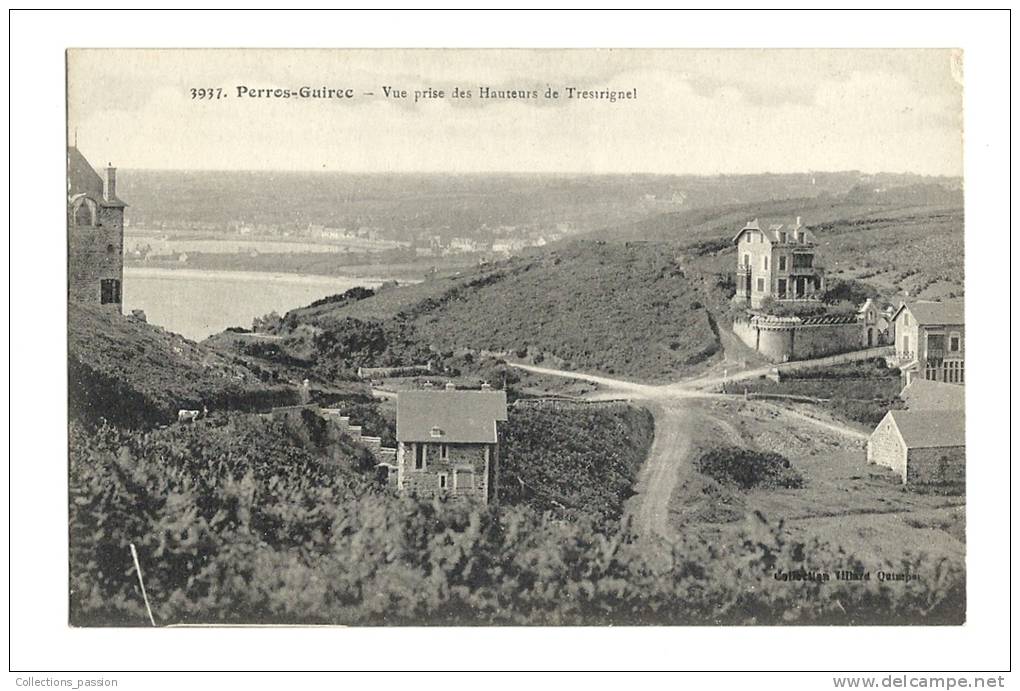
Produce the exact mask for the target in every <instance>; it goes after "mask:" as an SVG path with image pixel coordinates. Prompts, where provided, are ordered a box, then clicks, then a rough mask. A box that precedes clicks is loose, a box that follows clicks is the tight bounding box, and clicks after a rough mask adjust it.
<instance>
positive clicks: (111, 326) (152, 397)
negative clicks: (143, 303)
mask: <svg viewBox="0 0 1020 691" xmlns="http://www.w3.org/2000/svg"><path fill="white" fill-rule="evenodd" d="M67 327H68V340H67V361H68V373H69V374H68V376H69V380H70V387H69V388H70V401H69V403H70V411H71V417H72V418H74V419H79V420H81V421H84V422H86V423H90V424H91V423H94V422H96V421H98V420H99V418H100V417H102V418H105V419H107V420H108V421H109V422H111V423H114V424H120V425H125V426H129V427H136V426H145V425H152V424H157V423H165V422H168V421H170V420H173V419H174V418H175V417H176V414H177V411H178V410H180V409H182V408H186V409H201V408H202V406H203V405H205V406H208V407H209V409H210V410H215V409H225V408H226V409H255V408H261V407H268V406H271V405H274V404H275V405H280V404H285V403H292V402H295V401H296V392H295V391H294V389H293V388H292V387H290V386H287V385H285V384H282V383H275V382H273V378H274V375H273V372H272V371H270V370H268V369H266V368H262V367H260V366H258V365H257V364H253V363H252V362H250V361H245V360H242V359H240V358H237V357H230V356H226V355H224V354H222V353H220V352H217V351H215V350H212V349H209V348H206V347H204V346H202V345H199V344H196V343H194V342H192V341H189V340H188V339H186V338H184V337H183V336H179V335H177V334H175V333H171V332H169V331H166V330H164V329H162V328H159V327H156V326H151V325H149V324H146V323H144V322H141V321H138V320H135V319H131V318H127V317H123V316H121V315H120V314H117V313H115V312H111V311H109V310H107V309H103V308H100V307H97V306H90V305H81V304H77V303H71V304H69V305H68V314H67Z"/></svg>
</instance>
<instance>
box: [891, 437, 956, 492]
mask: <svg viewBox="0 0 1020 691" xmlns="http://www.w3.org/2000/svg"><path fill="white" fill-rule="evenodd" d="M966 455H967V453H966V449H965V448H964V447H963V446H943V447H935V448H929V449H910V451H908V452H907V474H906V482H907V484H908V485H929V486H943V487H951V488H953V489H954V491H955V490H961V491H962V490H963V488H964V486H965V485H966V479H967V473H966V467H967V464H966Z"/></svg>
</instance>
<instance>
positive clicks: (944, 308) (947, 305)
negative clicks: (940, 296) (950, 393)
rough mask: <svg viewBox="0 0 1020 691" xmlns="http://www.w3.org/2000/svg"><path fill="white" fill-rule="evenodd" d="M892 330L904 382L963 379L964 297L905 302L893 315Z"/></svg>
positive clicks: (951, 382) (958, 380)
mask: <svg viewBox="0 0 1020 691" xmlns="http://www.w3.org/2000/svg"><path fill="white" fill-rule="evenodd" d="M893 332H894V334H895V342H896V356H895V357H896V362H897V364H898V365H899V367H900V371H902V372H903V377H904V383H906V384H910V383H911V382H912V381H913V380H914V379H915V378H919V379H928V380H933V381H940V382H947V383H950V384H963V383H964V365H963V360H964V336H965V332H964V311H963V300H947V301H945V302H927V301H914V302H904V303H903V304H902V305H900V307H899V309H897V310H896V312H895V314H894V315H893Z"/></svg>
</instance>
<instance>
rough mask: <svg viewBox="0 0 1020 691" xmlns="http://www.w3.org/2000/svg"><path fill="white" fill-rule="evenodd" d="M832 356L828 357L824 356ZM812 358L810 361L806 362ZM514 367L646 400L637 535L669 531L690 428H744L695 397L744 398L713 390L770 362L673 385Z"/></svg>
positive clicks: (728, 432) (608, 394)
mask: <svg viewBox="0 0 1020 691" xmlns="http://www.w3.org/2000/svg"><path fill="white" fill-rule="evenodd" d="M822 359H825V360H828V359H827V358H822ZM805 362H810V361H805ZM509 364H510V365H511V366H512V367H516V368H518V369H522V370H526V371H528V372H534V373H536V374H544V375H549V376H555V377H564V378H568V379H576V380H581V381H587V382H591V383H593V384H598V385H599V386H600V387H603V388H604V389H605V390H603V391H599V392H596V393H594V394H589V395H588V396H586V397H585V400H606V399H614V398H629V399H631V400H636V401H644V402H646V403H647V404H648V408H649V409H650V410H651V412H652V415H653V416H654V417H655V439H654V440H653V442H652V448H651V449H650V450H649V452H648V458H647V459H646V460H645V463H644V465H643V466H642V468H641V471H640V473H639V474H638V479H637V483H636V484H635V492H636V494H635V496H634V497H633V498H632V499H631V500H630V501H629V502H628V505H627V512H628V513H629V514H630V515H631V516H632V517H633V520H634V528H635V530H636V531H637V533H638V534H639V535H661V536H667V537H668V536H669V534H670V526H669V501H670V498H671V497H672V495H673V489H674V488H675V487H676V485H677V483H678V482H679V481H680V479H681V478H682V477H683V475H684V474H685V473H687V472H690V469H691V462H690V461H691V459H690V458H689V457H690V454H691V450H692V446H693V445H692V443H691V433H692V431H693V430H695V429H699V426H703V425H706V424H708V425H713V424H714V425H715V426H717V427H718V428H719V430H720V432H721V433H722V435H723V436H725V437H728V438H729V439H730V440H731V441H734V442H736V441H738V440H740V432H739V430H737V429H736V427H734V426H733V424H732V423H730V422H729V421H728V420H725V419H723V418H722V417H720V416H718V415H715V414H712V413H711V412H709V411H707V410H704V409H701V410H698V409H696V408H695V403H694V402H695V401H697V400H704V399H722V400H740V401H743V400H744V397H743V396H741V395H739V394H723V393H717V392H713V391H710V390H709V389H714V388H718V387H721V386H722V385H723V384H726V383H729V382H734V381H741V380H744V379H751V378H754V377H759V376H762V375H764V374H767V373H768V372H769V371H771V369H772V367H771V366H768V367H758V368H754V369H750V370H745V371H743V372H735V373H733V374H728V373H727V374H724V375H723V376H711V374H709V375H708V376H706V375H702V376H701V377H696V378H692V379H687V380H682V381H679V382H675V383H672V384H664V385H654V384H640V383H637V382H631V381H627V380H625V379H614V378H612V377H605V376H602V375H597V374H586V373H583V372H570V371H567V370H558V369H554V368H551V367H540V366H538V365H525V364H520V363H509ZM747 403H748V404H750V405H755V406H762V407H766V408H768V409H769V410H771V411H774V412H775V413H777V414H779V415H784V416H788V417H793V418H796V419H797V420H798V421H799V422H806V423H808V424H811V425H815V426H817V427H820V428H822V429H825V430H827V431H830V432H835V433H836V434H840V435H843V436H847V437H850V438H852V439H854V441H857V442H860V441H864V440H866V439H867V435H866V434H865V433H864V432H861V431H860V430H857V429H854V428H852V427H850V426H847V425H842V424H840V423H839V422H837V421H835V420H825V419H821V418H816V417H813V416H810V415H806V414H805V413H803V412H800V411H798V410H792V409H790V408H786V407H784V406H780V405H776V404H774V403H768V402H765V401H756V400H751V401H748V402H747Z"/></svg>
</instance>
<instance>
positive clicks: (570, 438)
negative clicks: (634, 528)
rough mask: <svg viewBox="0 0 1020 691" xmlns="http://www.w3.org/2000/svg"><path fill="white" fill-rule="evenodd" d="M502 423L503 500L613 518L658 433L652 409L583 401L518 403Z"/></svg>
mask: <svg viewBox="0 0 1020 691" xmlns="http://www.w3.org/2000/svg"><path fill="white" fill-rule="evenodd" d="M509 418H510V419H509V420H508V422H507V423H506V425H505V427H504V435H503V445H502V450H501V454H502V458H501V464H500V466H501V467H500V492H499V499H500V501H501V502H505V503H511V504H518V503H523V504H528V505H530V506H533V507H535V508H536V509H539V510H543V511H545V510H552V511H555V512H556V513H557V515H560V516H570V517H575V518H576V517H578V516H581V515H590V516H597V517H600V518H603V519H612V520H616V519H619V517H620V516H621V515H622V513H623V503H624V501H626V499H627V498H629V497H630V496H631V495H632V494H633V489H632V488H633V485H634V481H635V478H636V477H637V471H638V469H639V468H640V467H641V464H642V463H643V462H644V459H645V458H646V457H647V455H648V450H649V448H650V447H651V443H652V436H653V434H654V422H653V421H652V416H651V413H649V412H648V411H647V410H644V409H639V408H631V407H626V406H616V407H612V408H599V407H595V406H591V405H586V404H569V403H567V404H556V405H555V407H553V406H543V405H540V404H539V405H525V406H514V407H511V408H510V410H509Z"/></svg>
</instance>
